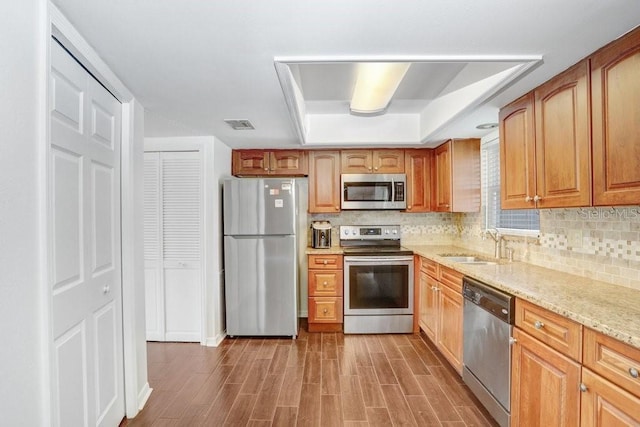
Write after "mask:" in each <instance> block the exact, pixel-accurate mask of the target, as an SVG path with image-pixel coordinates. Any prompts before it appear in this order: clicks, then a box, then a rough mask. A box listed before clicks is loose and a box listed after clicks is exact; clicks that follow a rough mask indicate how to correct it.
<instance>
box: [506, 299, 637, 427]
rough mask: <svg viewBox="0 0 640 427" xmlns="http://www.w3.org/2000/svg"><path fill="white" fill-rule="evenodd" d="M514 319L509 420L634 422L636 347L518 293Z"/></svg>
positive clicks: (587, 423)
mask: <svg viewBox="0 0 640 427" xmlns="http://www.w3.org/2000/svg"><path fill="white" fill-rule="evenodd" d="M515 323H516V327H515V328H514V330H513V338H514V339H515V342H514V344H513V347H512V370H511V425H512V426H514V427H517V426H523V427H524V426H526V427H528V426H578V425H580V426H588V427H591V426H600V427H605V426H606V427H609V426H635V427H640V380H639V379H638V370H639V369H640V350H639V349H637V348H635V347H632V346H629V345H627V344H625V343H623V342H621V341H618V340H616V339H614V338H612V337H609V336H605V335H603V334H601V333H599V332H596V331H594V330H591V329H589V328H585V327H583V326H582V325H580V324H578V323H576V322H574V321H572V320H570V319H567V318H565V317H563V316H560V315H558V314H556V313H552V312H550V311H548V310H546V309H544V308H542V307H539V306H536V305H534V304H531V303H528V302H526V301H522V300H520V299H518V300H517V301H516V318H515ZM525 331H526V332H525Z"/></svg>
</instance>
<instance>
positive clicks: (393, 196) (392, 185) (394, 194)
mask: <svg viewBox="0 0 640 427" xmlns="http://www.w3.org/2000/svg"><path fill="white" fill-rule="evenodd" d="M395 201H396V183H395V182H394V181H393V178H392V179H391V200H390V202H395Z"/></svg>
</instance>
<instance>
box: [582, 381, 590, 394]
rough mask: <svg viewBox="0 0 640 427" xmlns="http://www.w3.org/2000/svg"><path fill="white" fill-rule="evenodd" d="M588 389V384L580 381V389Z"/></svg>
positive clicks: (584, 390) (583, 390)
mask: <svg viewBox="0 0 640 427" xmlns="http://www.w3.org/2000/svg"><path fill="white" fill-rule="evenodd" d="M587 390H589V389H588V388H587V386H586V384H585V383H580V391H581V392H583V393H585V392H586V391H587Z"/></svg>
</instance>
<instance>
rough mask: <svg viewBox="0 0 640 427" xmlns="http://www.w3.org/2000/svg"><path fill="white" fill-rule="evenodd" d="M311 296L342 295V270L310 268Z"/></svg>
mask: <svg viewBox="0 0 640 427" xmlns="http://www.w3.org/2000/svg"><path fill="white" fill-rule="evenodd" d="M309 296H316V297H322V296H327V297H340V296H342V270H310V271H309Z"/></svg>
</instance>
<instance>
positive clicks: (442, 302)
mask: <svg viewBox="0 0 640 427" xmlns="http://www.w3.org/2000/svg"><path fill="white" fill-rule="evenodd" d="M439 289H440V290H439V292H438V306H439V313H440V318H439V319H438V332H437V334H436V336H437V342H438V344H437V345H438V349H439V350H440V351H441V352H442V354H443V355H444V357H446V358H447V360H448V361H449V363H451V365H452V366H453V367H454V368H455V369H456V371H458V373H459V374H461V373H462V313H463V298H462V294H460V293H458V292H456V291H454V290H453V289H450V288H449V287H447V286H444V285H440V287H439Z"/></svg>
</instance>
